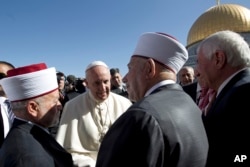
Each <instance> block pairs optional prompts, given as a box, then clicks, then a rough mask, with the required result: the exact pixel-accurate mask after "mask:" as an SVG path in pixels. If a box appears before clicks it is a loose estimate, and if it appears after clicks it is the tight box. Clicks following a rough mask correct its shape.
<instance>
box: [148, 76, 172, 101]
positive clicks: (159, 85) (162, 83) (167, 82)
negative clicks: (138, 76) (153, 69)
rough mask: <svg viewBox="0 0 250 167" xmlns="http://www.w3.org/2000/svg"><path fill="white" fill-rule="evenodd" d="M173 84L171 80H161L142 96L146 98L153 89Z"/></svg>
mask: <svg viewBox="0 0 250 167" xmlns="http://www.w3.org/2000/svg"><path fill="white" fill-rule="evenodd" d="M173 83H175V81H173V80H163V81H161V82H158V83H157V84H155V85H154V86H153V87H151V88H150V89H149V90H148V91H147V92H146V94H145V95H144V97H146V96H148V95H149V94H150V93H152V92H153V91H154V90H155V89H157V88H159V87H161V86H164V85H168V84H173Z"/></svg>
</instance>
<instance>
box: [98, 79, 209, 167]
mask: <svg viewBox="0 0 250 167" xmlns="http://www.w3.org/2000/svg"><path fill="white" fill-rule="evenodd" d="M207 152H208V141H207V136H206V133H205V129H204V126H203V123H202V119H201V111H200V110H199V108H198V107H197V105H196V104H195V103H194V101H193V100H192V99H191V97H190V96H189V95H187V94H186V93H185V92H184V91H183V90H182V88H181V86H180V85H178V84H170V85H166V86H164V87H161V88H158V89H157V90H156V91H154V92H153V93H152V94H150V95H149V96H147V97H145V98H143V99H142V100H141V101H139V102H137V103H135V104H133V105H132V106H131V107H130V108H129V109H128V110H127V111H126V112H125V113H124V114H123V115H122V116H120V117H119V118H118V120H117V121H116V122H115V123H114V124H113V125H112V127H111V128H110V130H109V131H108V133H107V134H106V136H105V137H104V140H103V142H102V144H101V147H100V150H99V154H98V157H97V164H96V166H97V167H117V166H119V167H128V166H129V167H138V166H140V167H156V166H157V167H184V166H185V167H203V166H205V163H206V158H207Z"/></svg>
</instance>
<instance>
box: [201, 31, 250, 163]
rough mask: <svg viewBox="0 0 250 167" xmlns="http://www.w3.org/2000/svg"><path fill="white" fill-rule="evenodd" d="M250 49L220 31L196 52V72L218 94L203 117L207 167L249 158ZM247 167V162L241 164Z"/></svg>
mask: <svg viewBox="0 0 250 167" xmlns="http://www.w3.org/2000/svg"><path fill="white" fill-rule="evenodd" d="M249 67H250V48H249V45H248V44H247V42H246V41H245V40H244V39H243V37H242V36H240V35H239V34H237V33H235V32H232V31H220V32H217V33H214V34H212V35H210V36H209V37H207V38H206V39H205V40H204V41H202V42H201V44H200V45H199V47H198V49H197V71H198V73H199V75H200V77H201V78H202V79H203V80H204V81H205V82H206V84H207V85H208V87H209V88H212V89H214V90H215V91H216V92H217V96H216V99H215V101H214V102H213V104H212V106H211V108H210V110H208V112H207V113H206V115H203V122H204V125H205V128H206V132H207V135H208V140H209V153H208V161H207V166H208V167H210V166H211V167H214V166H235V165H237V162H238V163H239V161H237V155H238V156H239V155H246V156H247V157H250V142H249V141H250V137H249V134H248V132H249V131H250V121H249V98H247V97H248V96H249V92H250V69H249ZM240 164H241V165H243V166H249V158H248V159H246V160H245V161H241V163H240Z"/></svg>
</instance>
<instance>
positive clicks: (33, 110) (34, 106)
mask: <svg viewBox="0 0 250 167" xmlns="http://www.w3.org/2000/svg"><path fill="white" fill-rule="evenodd" d="M39 110H40V109H39V104H38V103H37V102H36V101H34V100H30V101H28V104H27V111H28V113H29V115H31V116H32V117H34V118H36V117H37V115H38V112H39Z"/></svg>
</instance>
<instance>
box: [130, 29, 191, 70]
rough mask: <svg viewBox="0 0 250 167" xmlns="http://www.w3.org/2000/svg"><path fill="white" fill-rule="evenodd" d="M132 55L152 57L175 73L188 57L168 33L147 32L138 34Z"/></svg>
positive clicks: (185, 51)
mask: <svg viewBox="0 0 250 167" xmlns="http://www.w3.org/2000/svg"><path fill="white" fill-rule="evenodd" d="M133 56H142V57H148V58H152V59H154V60H156V61H158V62H159V63H162V64H164V65H165V66H166V67H168V68H170V69H171V70H172V71H174V72H175V73H176V74H177V73H178V72H179V70H180V69H181V68H182V66H183V65H184V64H185V63H186V61H187V59H188V52H187V50H186V48H185V46H184V45H182V44H181V43H180V42H178V41H177V40H176V39H175V38H173V37H172V36H170V35H167V34H164V33H156V32H147V33H144V34H142V35H141V36H140V38H139V41H138V43H137V46H136V48H135V51H134V53H133Z"/></svg>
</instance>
